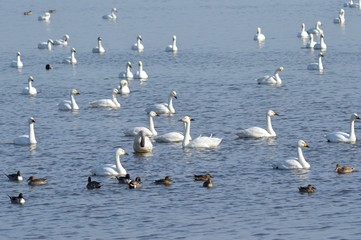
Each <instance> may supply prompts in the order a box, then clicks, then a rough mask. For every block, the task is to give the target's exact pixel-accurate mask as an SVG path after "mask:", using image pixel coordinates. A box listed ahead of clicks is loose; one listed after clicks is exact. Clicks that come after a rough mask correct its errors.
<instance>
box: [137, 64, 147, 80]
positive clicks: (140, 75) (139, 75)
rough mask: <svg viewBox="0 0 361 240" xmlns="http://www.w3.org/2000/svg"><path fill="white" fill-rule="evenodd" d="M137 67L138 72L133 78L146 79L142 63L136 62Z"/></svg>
mask: <svg viewBox="0 0 361 240" xmlns="http://www.w3.org/2000/svg"><path fill="white" fill-rule="evenodd" d="M138 66H139V70H138V71H137V72H136V74H135V78H137V79H147V78H148V74H147V73H146V71H144V70H143V63H142V61H139V62H138Z"/></svg>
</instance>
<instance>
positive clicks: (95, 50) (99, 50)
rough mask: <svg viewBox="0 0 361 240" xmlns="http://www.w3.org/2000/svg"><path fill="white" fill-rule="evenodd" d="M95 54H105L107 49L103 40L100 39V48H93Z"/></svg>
mask: <svg viewBox="0 0 361 240" xmlns="http://www.w3.org/2000/svg"><path fill="white" fill-rule="evenodd" d="M92 52H93V53H105V49H104V47H103V45H102V38H101V37H98V46H97V47H95V48H93V50H92Z"/></svg>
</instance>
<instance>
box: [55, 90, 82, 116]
mask: <svg viewBox="0 0 361 240" xmlns="http://www.w3.org/2000/svg"><path fill="white" fill-rule="evenodd" d="M77 94H80V93H79V91H78V90H76V89H73V90H71V91H70V101H69V100H63V101H62V102H60V103H59V104H58V108H59V110H62V111H76V110H79V107H78V104H76V101H75V98H74V95H77Z"/></svg>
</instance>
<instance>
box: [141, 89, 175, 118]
mask: <svg viewBox="0 0 361 240" xmlns="http://www.w3.org/2000/svg"><path fill="white" fill-rule="evenodd" d="M173 98H175V99H177V93H176V91H171V92H170V94H169V96H168V104H167V103H159V104H155V105H153V106H150V107H148V108H146V109H145V111H146V112H150V111H154V112H156V113H158V114H174V113H175V109H174V107H173Z"/></svg>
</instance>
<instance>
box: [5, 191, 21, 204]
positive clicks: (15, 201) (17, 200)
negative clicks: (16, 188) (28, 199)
mask: <svg viewBox="0 0 361 240" xmlns="http://www.w3.org/2000/svg"><path fill="white" fill-rule="evenodd" d="M8 196H9V195H8ZM9 198H10V202H11V203H13V204H24V203H25V199H24V196H23V194H22V193H19V195H18V196H14V197H12V196H9Z"/></svg>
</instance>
